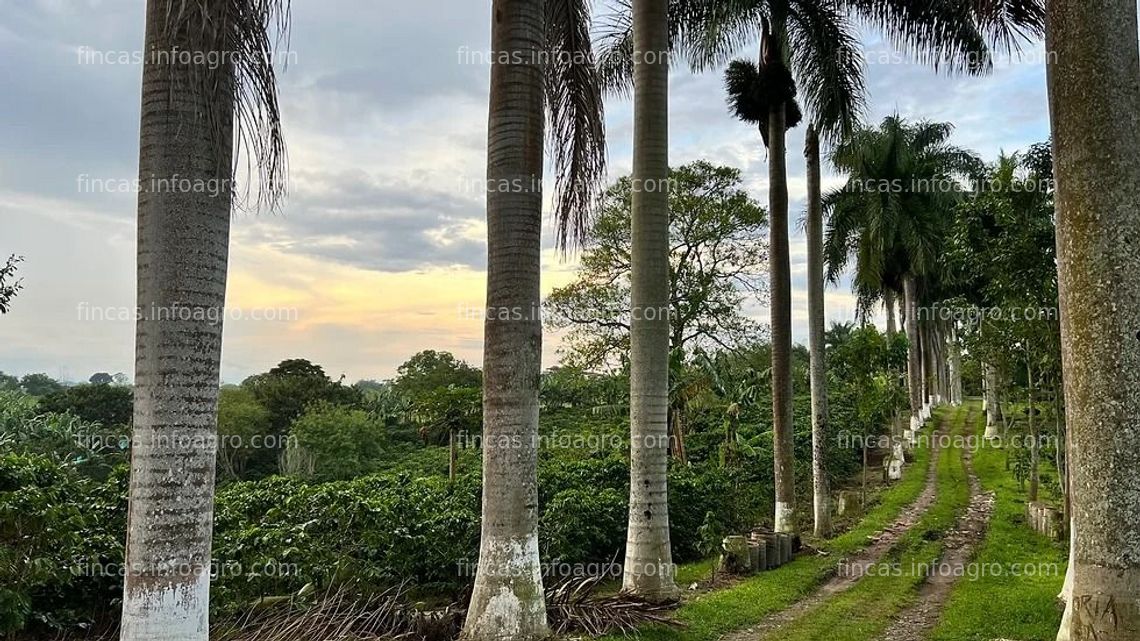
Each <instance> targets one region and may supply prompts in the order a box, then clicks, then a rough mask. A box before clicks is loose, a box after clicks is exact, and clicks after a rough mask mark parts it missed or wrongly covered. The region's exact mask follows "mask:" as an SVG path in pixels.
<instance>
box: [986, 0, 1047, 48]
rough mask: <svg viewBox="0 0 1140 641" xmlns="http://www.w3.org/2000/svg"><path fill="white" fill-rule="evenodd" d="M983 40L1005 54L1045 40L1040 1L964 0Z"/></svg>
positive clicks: (1043, 7) (1043, 10) (1042, 10)
mask: <svg viewBox="0 0 1140 641" xmlns="http://www.w3.org/2000/svg"><path fill="white" fill-rule="evenodd" d="M968 1H969V2H971V3H972V6H971V8H972V10H973V15H974V19H975V21H976V22H977V24H978V25H979V27H980V28H981V30H982V32H983V33H985V34H986V36H987V37H988V38H989V39H990V40H991V41H993V42H994V43H995V44H997V46H998V47H1000V48H1002V49H1003V50H1004V51H1005V52H1006V53H1010V52H1012V51H1016V50H1017V49H1018V48H1019V47H1020V45H1021V43H1022V42H1027V41H1031V40H1039V39H1041V38H1044V37H1045V1H1044V0H968Z"/></svg>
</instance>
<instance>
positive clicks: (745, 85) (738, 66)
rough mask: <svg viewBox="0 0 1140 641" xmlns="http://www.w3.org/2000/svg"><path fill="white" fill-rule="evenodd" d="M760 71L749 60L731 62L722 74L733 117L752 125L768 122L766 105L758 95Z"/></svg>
mask: <svg viewBox="0 0 1140 641" xmlns="http://www.w3.org/2000/svg"><path fill="white" fill-rule="evenodd" d="M759 87H760V69H759V68H758V67H757V66H756V63H755V62H753V61H751V60H733V61H732V62H730V63H729V64H728V68H727V69H725V72H724V88H725V92H726V93H727V94H728V105H729V109H730V110H731V111H732V113H733V115H734V116H736V117H737V118H739V119H740V120H743V121H744V122H749V123H752V124H756V125H758V124H760V123H766V122H768V104H767V102H766V101H765V100H764V99H763V97H762V96H760V95H759Z"/></svg>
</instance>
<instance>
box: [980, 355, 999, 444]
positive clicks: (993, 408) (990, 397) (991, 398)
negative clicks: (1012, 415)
mask: <svg viewBox="0 0 1140 641" xmlns="http://www.w3.org/2000/svg"><path fill="white" fill-rule="evenodd" d="M982 376H984V377H985V380H984V382H985V395H986V434H985V437H986V438H988V439H991V438H998V437H999V436H1001V425H1002V422H1003V419H1002V416H1001V403H1000V401H999V400H998V376H997V367H995V366H994V364H993V363H990V362H985V363H982Z"/></svg>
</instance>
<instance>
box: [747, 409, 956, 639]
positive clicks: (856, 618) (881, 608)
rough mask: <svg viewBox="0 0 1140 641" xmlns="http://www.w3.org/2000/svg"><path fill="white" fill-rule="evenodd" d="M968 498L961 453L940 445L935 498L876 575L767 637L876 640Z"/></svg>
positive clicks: (910, 597) (909, 596)
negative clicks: (942, 534) (887, 568)
mask: <svg viewBox="0 0 1140 641" xmlns="http://www.w3.org/2000/svg"><path fill="white" fill-rule="evenodd" d="M944 411H947V412H951V411H953V412H954V414H953V419H952V420H953V429H954V431H955V432H959V431H960V430H961V428H962V422H963V421H964V420H965V410H964V408H959V409H958V410H957V411H954V410H944ZM969 500H970V490H969V485H968V483H967V481H966V472H965V469H964V467H963V465H962V462H961V452H960V450H958V449H957V448H954V447H944V448H943V449H942V450H941V452H940V453H939V457H938V495H937V498H936V499H935V501H934V503H933V504H932V505H931V507H930V509H929V510H928V511H927V512H926V513H925V514H924V515H923V517H922V519H921V520H920V521H919V522H918V524H917V525H916V526H915V527H914V528H912V529H911V530H910V531H909V532H907V533H906V534H905V535H904V536H903V538H902V540H900V541H899V543H898V544H896V545H895V547H894V548H892V550H891V552H890V553H889V554H888V555H887V558H886V559H884V560H883V563H890V564H892V565H891V566H890V567H889V571H884V570H885V569H886V566H877V567H879V568H880V569H878V570H877V571H876V572H875V573H873V574H869V575H868V576H866V577H864V578H863V579H862V580H860V581H859V582H858V583H857V584H856V585H855V587H853V588H851V589H849V590H847V591H846V592H843V593H841V594H839V595H836V596H834V597H832V598H831V599H829V600H827V601H826V602H824V603H822V604H820V605H819V606H817V607H815V608H814V609H813V610H811V611H810V612H808V613H806V614H805V615H804V616H803V617H802V618H800V619H798V620H797V621H795V622H794V623H792V624H791V625H788V626H786V627H784V628H782V629H780V630H779V631H776V632H774V633H773V634H772V635H770V636H769V637H768V638H769V639H773V640H775V639H779V640H780V641H819V640H824V639H826V640H827V641H870V640H872V639H877V638H879V637H880V636H881V634H882V632H883V631H884V630H885V629H886V628H887V626H889V625H890V623H891V621H892V620H893V619H894V617H895V616H896V615H897V614H898V613H899V612H900V611H902V610H903V609H904V608H905V607H907V606H908V605H910V604H911V603H913V601H914V600H915V598H916V596H917V592H918V588H919V586H921V584H922V582H923V578H924V572H923V568H926V567H930V566H931V565H932V564H933V563H934V562H935V561H937V559H938V558H939V556H940V555H941V552H942V544H941V543H940V542H939V540H938V539H939V538H940V535H941V533H942V532H945V531H946V530H947V529H949V528H950V527H952V526H953V525H954V521H955V520H956V518H957V515H958V514H959V513H961V512H962V511H963V510H964V509H965V507H966V505H967V504H968V503H969Z"/></svg>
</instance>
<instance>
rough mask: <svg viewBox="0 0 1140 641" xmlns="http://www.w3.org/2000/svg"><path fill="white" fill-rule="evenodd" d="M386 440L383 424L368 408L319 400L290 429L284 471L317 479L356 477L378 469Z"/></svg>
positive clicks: (333, 479) (331, 479) (328, 479)
mask: <svg viewBox="0 0 1140 641" xmlns="http://www.w3.org/2000/svg"><path fill="white" fill-rule="evenodd" d="M385 440H386V432H385V430H384V426H383V424H381V423H380V422H378V421H377V420H375V418H373V417H372V416H371V415H369V414H368V412H366V411H364V410H361V409H354V408H351V407H347V406H344V405H333V404H330V403H326V402H318V403H316V404H314V405H311V406H309V408H308V409H307V410H306V411H305V413H304V414H302V415H301V416H300V417H299V418H298V419H297V420H296V421H294V422H293V425H292V427H291V428H290V429H289V439H288V443H287V447H286V451H285V463H284V471H285V473H287V474H290V475H294V476H299V477H301V478H305V479H312V480H316V481H336V480H345V479H351V478H356V477H358V476H362V475H364V474H367V473H368V472H370V471H372V470H373V469H374V466H375V463H376V459H377V458H378V457H379V456H380V453H381V452H382V451H383V447H384V442H385Z"/></svg>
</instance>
